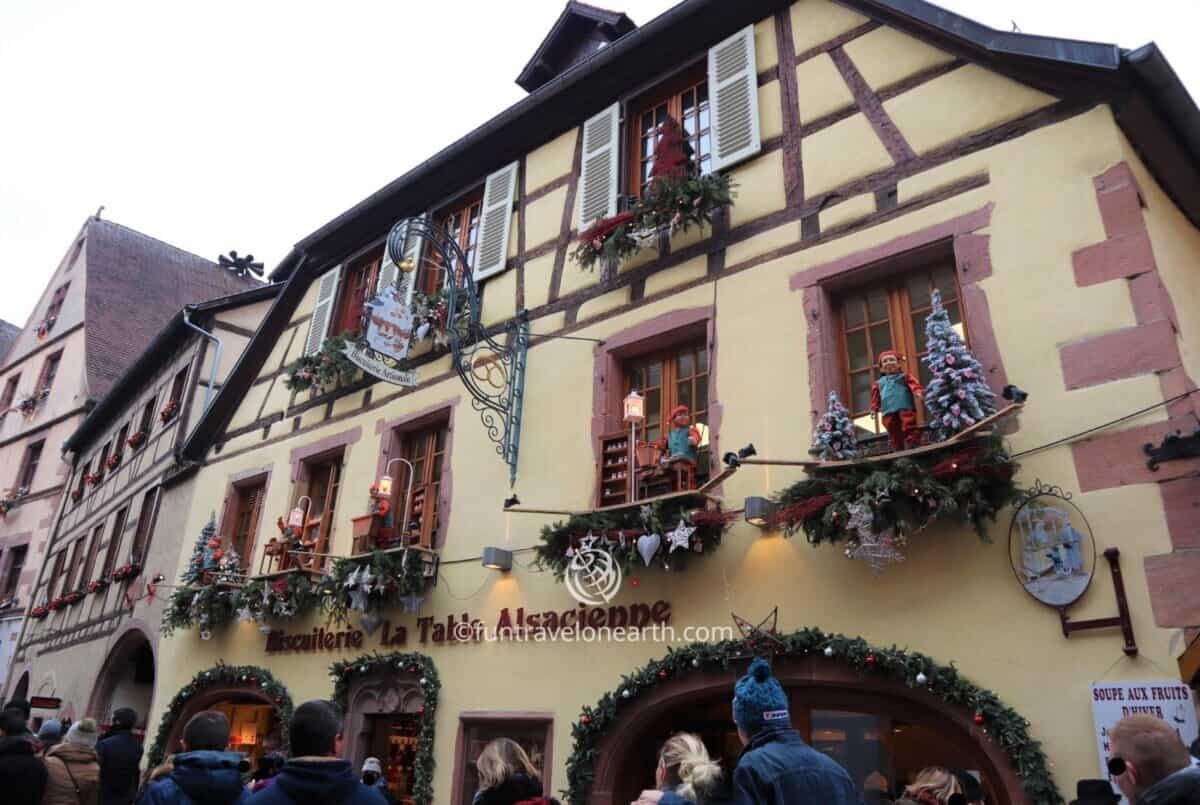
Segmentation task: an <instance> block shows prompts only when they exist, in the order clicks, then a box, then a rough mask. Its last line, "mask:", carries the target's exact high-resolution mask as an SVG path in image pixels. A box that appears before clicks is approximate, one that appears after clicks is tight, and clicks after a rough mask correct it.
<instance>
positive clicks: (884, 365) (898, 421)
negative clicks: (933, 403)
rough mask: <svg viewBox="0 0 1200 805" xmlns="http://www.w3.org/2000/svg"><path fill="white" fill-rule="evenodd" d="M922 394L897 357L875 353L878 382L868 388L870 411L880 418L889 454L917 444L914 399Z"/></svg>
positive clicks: (916, 381)
mask: <svg viewBox="0 0 1200 805" xmlns="http://www.w3.org/2000/svg"><path fill="white" fill-rule="evenodd" d="M924 391H925V390H924V389H923V388H921V382H920V381H919V380H917V379H916V378H915V377H913V376H912V375H910V374H909V373H908V372H906V371H904V369H903V368H901V366H900V355H899V353H897V352H896V351H895V350H891V349H885V350H884V351H883V352H880V353H879V379H878V380H876V381H875V382H874V383H873V384H872V385H871V410H872V411H874V412H875V413H882V414H883V426H884V427H885V428H887V432H888V444H889V445H890V446H891V448H892V449H893V450H906V449H908V448H910V447H916V446H917V445H918V444H919V443H920V441H921V434H920V431H919V430H918V429H917V400H916V398H917V397H920V396H921V395H922V394H923V393H924Z"/></svg>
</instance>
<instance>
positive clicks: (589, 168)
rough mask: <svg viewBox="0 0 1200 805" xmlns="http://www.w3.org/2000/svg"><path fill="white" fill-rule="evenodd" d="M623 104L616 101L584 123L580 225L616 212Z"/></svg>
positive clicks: (580, 178)
mask: <svg viewBox="0 0 1200 805" xmlns="http://www.w3.org/2000/svg"><path fill="white" fill-rule="evenodd" d="M620 131H621V106H620V104H616V103H614V104H613V105H612V106H610V107H608V108H607V109H605V110H604V111H603V112H601V113H600V114H598V115H596V116H595V117H591V118H588V120H587V121H586V122H585V123H584V124H583V155H582V157H583V158H582V162H581V167H580V173H579V229H580V231H583V230H584V229H587V227H588V226H589V225H591V224H592V223H593V222H595V221H597V220H599V219H600V218H608V217H610V216H613V215H616V214H617V190H618V187H619V183H618V182H617V164H618V163H619V162H620V161H621V160H620V156H621V151H620V146H621V136H620Z"/></svg>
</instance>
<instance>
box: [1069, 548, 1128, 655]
mask: <svg viewBox="0 0 1200 805" xmlns="http://www.w3.org/2000/svg"><path fill="white" fill-rule="evenodd" d="M1104 558H1105V559H1107V560H1108V568H1109V570H1111V571H1112V579H1113V591H1114V592H1115V593H1116V595H1117V612H1118V613H1119V614H1117V616H1116V617H1113V618H1092V619H1091V620H1086V621H1072V620H1071V618H1070V616H1069V615H1067V607H1059V608H1058V616H1059V618H1061V619H1062V630H1063V637H1066V638H1068V639H1069V638H1070V637H1071V633H1072V632H1082V631H1086V630H1089V629H1112V628H1116V627H1118V626H1119V627H1121V633H1122V635H1124V637H1125V646H1124V647H1123V648H1122V651H1124V652H1125V654H1126V656H1129V657H1136V656H1137V653H1138V647H1137V641H1136V640H1135V639H1134V637H1133V620H1132V619H1131V618H1130V617H1129V600H1128V599H1127V598H1126V597H1125V580H1124V579H1123V578H1122V577H1121V550H1120V549H1119V548H1108V549H1106V550H1105V551H1104Z"/></svg>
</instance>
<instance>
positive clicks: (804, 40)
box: [789, 0, 870, 54]
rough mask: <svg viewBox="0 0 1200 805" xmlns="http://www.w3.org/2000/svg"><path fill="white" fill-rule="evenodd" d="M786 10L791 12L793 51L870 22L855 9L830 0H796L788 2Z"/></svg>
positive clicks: (822, 41)
mask: <svg viewBox="0 0 1200 805" xmlns="http://www.w3.org/2000/svg"><path fill="white" fill-rule="evenodd" d="M789 11H790V13H791V15H792V40H793V41H794V42H795V43H796V53H797V54H801V53H803V52H804V51H806V50H808V49H809V48H814V47H816V46H817V45H820V44H823V43H825V42H828V41H829V40H830V39H833V38H834V37H835V36H840V35H841V34H844V33H846V32H847V31H849V30H851V29H852V28H857V27H858V26H860V25H863V24H865V23H867V22H870V20H868V19H867V18H866V17H864V16H863V15H862V14H859V13H858V12H857V11H851V10H850V9H848V8H846V7H845V6H843V5H839V4H837V3H833V2H830V0H799V2H797V3H792V7H791V9H790V10H789Z"/></svg>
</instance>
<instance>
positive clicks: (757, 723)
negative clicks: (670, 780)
mask: <svg viewBox="0 0 1200 805" xmlns="http://www.w3.org/2000/svg"><path fill="white" fill-rule="evenodd" d="M733 692H734V696H733V721H734V723H735V724H736V725H737V730H738V737H739V738H741V739H742V744H743V745H744V748H743V750H742V754H741V757H739V758H738V763H737V767H736V768H735V769H734V770H733V774H732V775H731V777H730V783H729V789H728V796H727V799H726V798H722V799H721V800H720V801H722V802H730V803H733V805H808V804H809V803H813V805H817V803H819V804H820V805H857V803H858V802H859V798H858V792H857V791H856V790H855V788H854V783H853V782H852V781H851V780H850V775H849V774H847V773H846V770H845V769H843V768H842V767H841V766H839V765H838V764H837V763H836V762H834V761H833V760H831V759H830V758H829V757H827V756H826V755H823V754H822V753H820V752H818V751H817V750H815V749H813V748H812V747H811V746H809V745H808V744H806V743H805V742H804V739H803V738H801V737H800V733H798V732H796V731H795V730H794V729H792V724H791V715H790V714H789V713H788V699H787V694H786V693H784V690H783V686H782V685H780V684H779V681H778V680H777V679H775V677H774V676H772V675H771V666H770V664H769V663H767V661H766V660H763V659H761V658H757V659H755V660H754V661H753V662H752V663H750V670H749V671H748V672H747V673H746V675H745V676H743V677H742V678H741V679H739V680H738V681H737V683H736V684H735V685H734V688H733ZM638 802H639V804H640V803H661V805H684V803H686V802H687V800H686V799H684V798H683V797H680V796H679V795H678V794H676V793H675V792H673V791H667V792H661V791H643V792H642V795H641V798H640V799H639V800H638Z"/></svg>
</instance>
